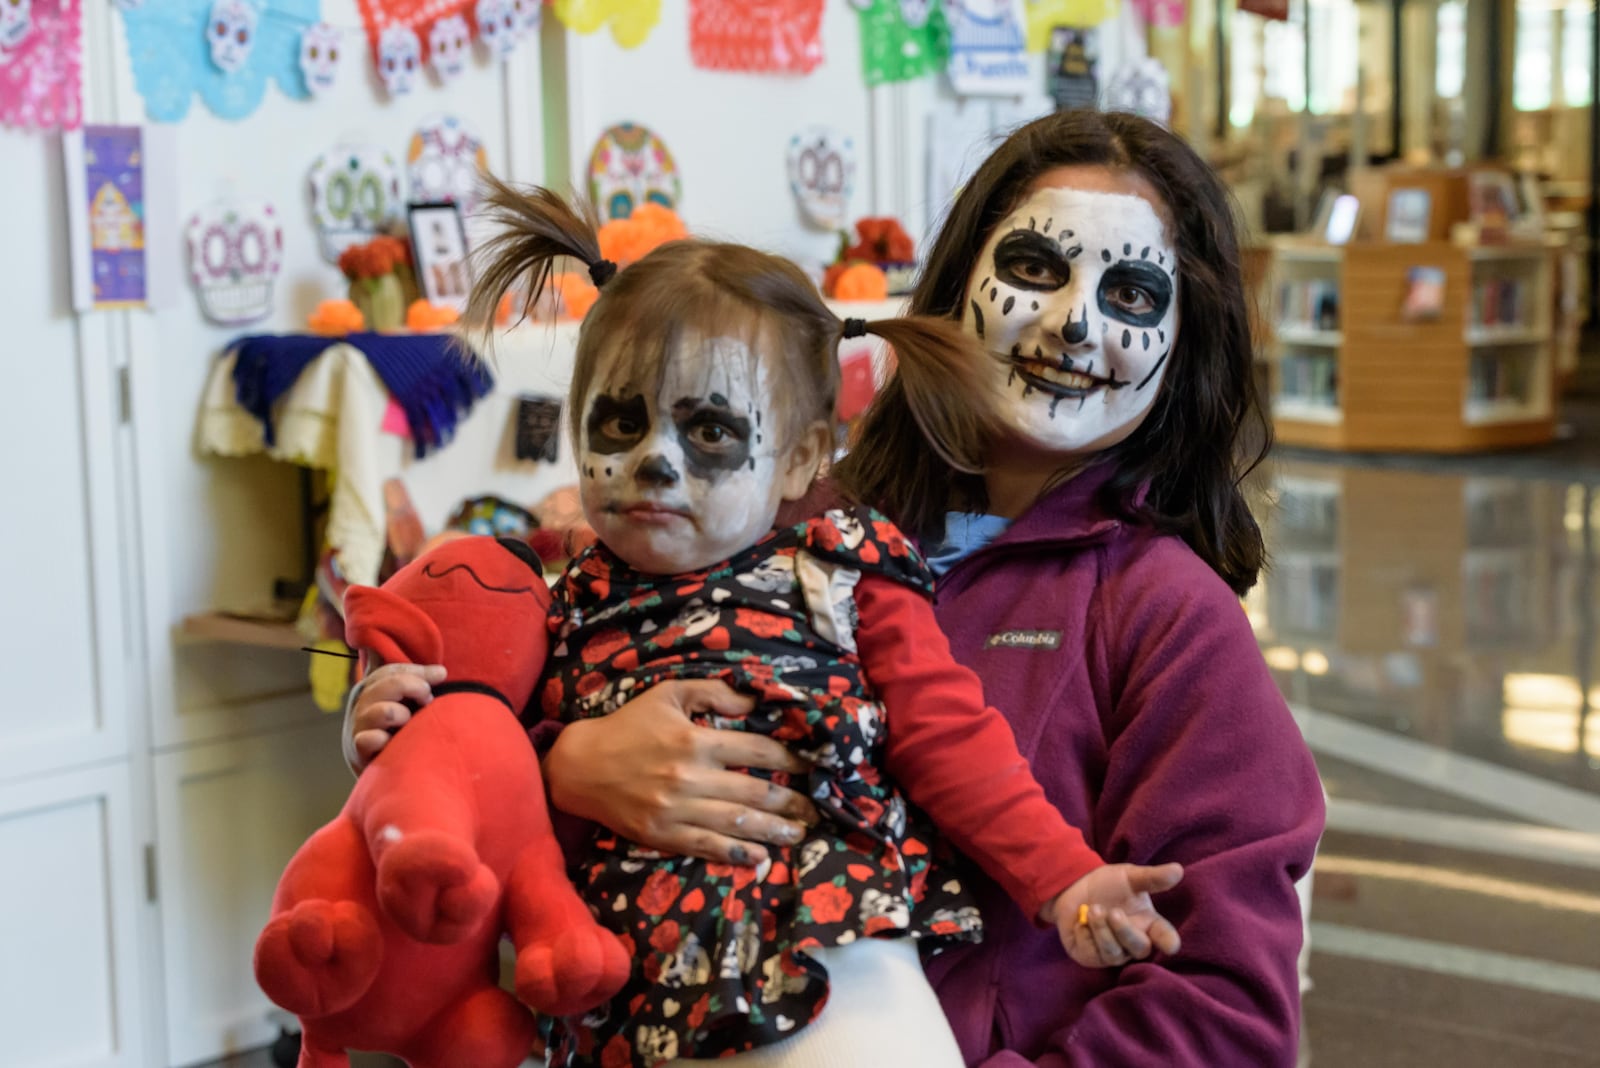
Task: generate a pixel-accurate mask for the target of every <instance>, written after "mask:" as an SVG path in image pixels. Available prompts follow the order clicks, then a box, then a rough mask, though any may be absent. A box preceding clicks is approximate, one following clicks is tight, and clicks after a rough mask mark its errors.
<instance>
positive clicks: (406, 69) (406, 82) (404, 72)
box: [378, 22, 422, 96]
mask: <svg viewBox="0 0 1600 1068" xmlns="http://www.w3.org/2000/svg"><path fill="white" fill-rule="evenodd" d="M421 69H422V42H421V41H420V40H418V39H417V33H416V31H415V30H413V29H412V28H411V27H410V26H405V25H402V24H401V23H398V22H396V23H391V24H390V25H388V26H385V27H384V28H383V35H382V36H381V37H379V38H378V76H379V77H380V78H382V79H383V87H384V88H385V89H387V90H389V95H390V96H405V95H406V94H407V93H409V92H411V90H413V89H415V88H416V87H417V73H418V72H419V71H420V70H421Z"/></svg>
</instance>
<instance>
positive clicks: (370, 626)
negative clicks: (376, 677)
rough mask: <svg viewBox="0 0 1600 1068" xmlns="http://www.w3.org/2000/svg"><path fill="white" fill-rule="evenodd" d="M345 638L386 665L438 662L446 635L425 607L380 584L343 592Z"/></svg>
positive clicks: (354, 587) (442, 654)
mask: <svg viewBox="0 0 1600 1068" xmlns="http://www.w3.org/2000/svg"><path fill="white" fill-rule="evenodd" d="M344 640H345V644H346V645H348V646H350V648H352V649H370V650H372V651H373V652H374V653H376V654H377V655H378V656H379V657H381V658H382V660H383V662H384V663H385V664H437V663H440V662H441V661H442V660H443V659H444V638H443V637H442V636H441V635H440V634H439V628H438V626H436V625H435V624H434V622H433V620H432V619H430V618H429V617H428V615H427V613H425V612H424V611H423V610H422V609H420V608H418V607H417V606H416V605H414V604H412V603H411V602H410V601H408V600H406V599H405V598H403V597H397V596H396V595H395V594H393V593H390V592H389V591H388V590H385V589H381V588H379V587H377V586H351V587H350V588H349V589H348V590H346V591H345V595H344Z"/></svg>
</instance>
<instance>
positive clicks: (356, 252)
mask: <svg viewBox="0 0 1600 1068" xmlns="http://www.w3.org/2000/svg"><path fill="white" fill-rule="evenodd" d="M410 266H411V246H410V245H408V244H407V243H406V242H404V241H402V240H400V238H398V237H390V236H389V235H387V234H379V235H378V236H377V237H374V238H373V239H372V240H370V241H368V242H367V243H366V244H363V245H351V246H350V247H349V248H347V249H345V250H344V251H343V252H341V253H339V270H340V271H342V272H343V273H344V276H345V277H346V278H348V279H350V280H351V281H356V280H357V279H373V278H382V277H383V276H384V275H386V274H394V273H395V271H396V270H398V269H399V268H401V267H410Z"/></svg>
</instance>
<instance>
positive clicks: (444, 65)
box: [428, 15, 472, 83]
mask: <svg viewBox="0 0 1600 1068" xmlns="http://www.w3.org/2000/svg"><path fill="white" fill-rule="evenodd" d="M471 47H472V27H470V26H468V25H467V17H466V16H465V15H448V16H446V17H445V18H442V19H440V20H438V21H437V22H435V23H434V24H433V28H432V29H430V30H429V31H428V64H429V65H430V66H431V67H433V73H435V74H437V75H438V76H439V80H440V81H441V82H447V83H448V82H452V81H454V80H455V79H456V78H458V77H459V76H460V75H461V72H462V71H464V70H466V69H467V51H468V50H469V49H470V48H471Z"/></svg>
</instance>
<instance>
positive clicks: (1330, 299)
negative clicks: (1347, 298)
mask: <svg viewBox="0 0 1600 1068" xmlns="http://www.w3.org/2000/svg"><path fill="white" fill-rule="evenodd" d="M1278 301H1279V308H1280V312H1279V317H1280V326H1281V327H1283V328H1285V329H1290V330H1327V331H1334V330H1337V329H1339V283H1337V282H1335V281H1332V280H1331V279H1327V278H1303V279H1296V280H1294V281H1290V282H1285V283H1283V285H1282V287H1281V288H1280V289H1279V291H1278Z"/></svg>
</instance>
